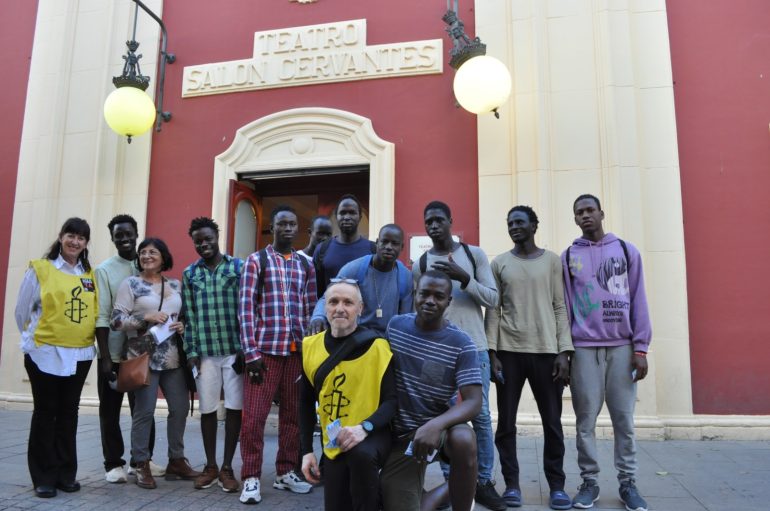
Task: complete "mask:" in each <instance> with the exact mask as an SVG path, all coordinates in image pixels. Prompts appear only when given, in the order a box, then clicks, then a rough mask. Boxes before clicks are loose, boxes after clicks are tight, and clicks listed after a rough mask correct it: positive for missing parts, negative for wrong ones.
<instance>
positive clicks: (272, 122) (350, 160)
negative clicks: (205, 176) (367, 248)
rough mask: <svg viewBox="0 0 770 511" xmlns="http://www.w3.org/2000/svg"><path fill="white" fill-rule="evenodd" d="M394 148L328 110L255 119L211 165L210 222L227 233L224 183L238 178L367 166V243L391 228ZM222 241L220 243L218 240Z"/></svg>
mask: <svg viewBox="0 0 770 511" xmlns="http://www.w3.org/2000/svg"><path fill="white" fill-rule="evenodd" d="M395 161H396V159H395V145H394V144H393V143H391V142H387V141H385V140H383V139H381V138H380V137H379V136H378V135H377V133H375V131H374V127H373V126H372V122H371V120H369V119H367V118H366V117H362V116H360V115H357V114H354V113H352V112H346V111H344V110H336V109H333V108H295V109H291V110H284V111H282V112H276V113H274V114H271V115H267V116H265V117H262V118H261V119H257V120H255V121H254V122H251V123H249V124H247V125H245V126H243V127H241V128H239V129H238V130H237V132H236V134H235V138H234V140H233V143H232V144H231V145H230V147H229V148H227V150H226V151H225V152H223V153H222V154H220V155H218V156H217V157H216V158H215V159H214V186H213V197H212V201H211V213H212V216H213V218H214V219H215V220H216V221H217V222H218V223H219V225H221V226H223V229H222V231H221V232H222V233H223V236H224V233H226V232H227V227H228V226H227V222H228V218H227V216H228V215H227V201H228V189H229V181H230V180H231V179H238V176H239V175H241V174H244V173H252V172H264V171H269V170H287V169H288V170H292V169H318V168H328V167H339V166H349V165H361V164H363V165H369V238H370V239H373V238H374V237H375V236H376V232H377V229H379V227H380V226H382V225H384V224H386V223H390V222H393V219H394V214H395V206H394V200H395V196H394V192H395V191H394V178H395ZM221 241H224V240H221Z"/></svg>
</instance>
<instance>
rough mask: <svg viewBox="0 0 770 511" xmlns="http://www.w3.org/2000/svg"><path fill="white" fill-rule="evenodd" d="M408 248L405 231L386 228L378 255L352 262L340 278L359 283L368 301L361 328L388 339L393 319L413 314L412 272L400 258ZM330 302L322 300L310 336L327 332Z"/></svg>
mask: <svg viewBox="0 0 770 511" xmlns="http://www.w3.org/2000/svg"><path fill="white" fill-rule="evenodd" d="M402 248H404V230H403V229H401V227H399V226H398V225H396V224H386V225H383V226H382V228H381V229H380V234H379V235H378V236H377V252H376V253H375V254H374V255H365V256H363V257H359V258H358V259H354V260H353V261H350V262H349V263H347V264H346V265H345V266H343V267H342V269H341V270H340V272H339V273H338V274H337V278H338V279H353V280H355V281H356V282H357V283H358V288H359V289H360V290H361V296H362V297H363V300H364V310H363V312H362V313H361V317H360V319H359V324H360V325H361V326H365V327H366V328H369V329H371V330H374V331H375V332H377V333H378V334H379V335H381V336H384V335H385V329H386V328H387V327H388V322H389V321H390V319H391V318H392V317H393V316H395V315H397V314H406V313H407V312H412V272H411V271H409V270H408V269H407V268H406V266H404V265H403V264H401V262H400V261H399V260H398V256H399V255H400V254H401V249H402ZM325 307H326V300H325V298H324V297H321V298H320V299H319V300H318V303H317V304H316V306H315V310H314V311H313V318H312V320H311V321H310V329H309V330H310V335H315V334H317V333H318V332H320V331H322V330H326V328H327V325H328V323H327V321H326V312H325Z"/></svg>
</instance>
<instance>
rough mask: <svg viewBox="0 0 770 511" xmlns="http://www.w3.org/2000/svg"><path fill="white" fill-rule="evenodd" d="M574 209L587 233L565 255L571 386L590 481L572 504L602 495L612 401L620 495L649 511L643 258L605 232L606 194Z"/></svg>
mask: <svg viewBox="0 0 770 511" xmlns="http://www.w3.org/2000/svg"><path fill="white" fill-rule="evenodd" d="M572 209H573V212H574V213H575V223H576V224H577V225H578V226H579V227H580V229H581V230H582V231H583V235H582V236H581V237H580V238H577V239H576V240H575V241H573V242H572V246H570V247H569V248H568V249H567V250H565V251H564V253H563V254H562V265H563V267H564V284H565V288H566V293H565V300H566V305H567V309H568V310H569V314H570V320H571V324H572V342H573V344H574V346H575V354H574V356H573V359H572V371H571V388H572V404H573V406H574V408H575V417H576V421H577V439H576V443H577V449H578V465H579V466H580V476H581V477H582V478H583V484H581V485H580V487H579V488H578V493H577V495H575V497H574V498H573V499H572V505H573V506H574V507H576V508H580V509H587V508H590V507H592V506H593V505H594V502H596V501H597V500H599V485H598V483H597V480H598V476H599V463H598V460H597V458H598V455H597V450H596V418H597V416H598V415H599V412H600V411H601V409H602V406H603V404H604V403H605V402H606V403H607V409H608V410H609V412H610V417H611V420H612V428H613V431H614V434H615V468H616V469H617V471H618V481H619V482H620V499H621V500H622V501H623V503H624V504H625V506H626V509H628V510H629V511H647V503H646V502H645V500H644V499H643V498H642V497H641V496H640V495H639V492H638V490H637V489H636V485H635V480H634V477H635V474H636V465H637V463H636V442H635V440H634V405H635V403H636V382H637V381H639V380H641V379H643V378H644V377H645V376H647V358H646V356H647V349H648V347H649V345H650V339H651V338H652V328H651V326H650V317H649V313H648V310H647V298H646V296H645V293H644V279H643V275H642V259H641V256H640V255H639V251H638V250H637V249H636V247H634V246H633V245H631V244H630V243H627V242H624V241H623V240H621V239H619V238H617V237H616V236H615V235H614V234H611V233H607V234H605V232H604V228H603V227H602V221H603V220H604V211H602V208H601V204H600V202H599V199H598V198H596V197H594V196H593V195H581V196H580V197H578V198H577V199H576V200H575V203H574V204H573V207H572Z"/></svg>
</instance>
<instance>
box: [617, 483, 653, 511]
mask: <svg viewBox="0 0 770 511" xmlns="http://www.w3.org/2000/svg"><path fill="white" fill-rule="evenodd" d="M619 493H620V500H622V501H623V504H625V505H626V509H627V510H628V511H647V502H646V501H645V500H644V499H643V498H642V496H641V495H639V490H637V489H636V485H635V484H634V482H633V481H623V482H622V483H620V490H619Z"/></svg>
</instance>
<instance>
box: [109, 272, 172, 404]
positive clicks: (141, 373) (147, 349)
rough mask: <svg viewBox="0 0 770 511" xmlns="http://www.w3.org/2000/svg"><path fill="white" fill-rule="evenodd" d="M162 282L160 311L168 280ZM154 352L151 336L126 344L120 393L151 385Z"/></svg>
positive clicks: (121, 369) (119, 378)
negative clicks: (151, 365)
mask: <svg viewBox="0 0 770 511" xmlns="http://www.w3.org/2000/svg"><path fill="white" fill-rule="evenodd" d="M160 282H161V284H160V305H158V310H160V309H161V307H163V293H164V291H165V284H166V279H162V280H161V281H160ZM154 351H155V340H154V339H153V337H152V335H151V334H144V335H140V336H139V337H134V338H133V339H129V340H128V341H127V342H126V346H125V354H124V356H123V360H122V361H121V362H120V370H119V371H118V382H117V384H116V386H115V388H116V390H117V391H118V392H131V391H134V390H138V389H141V388H142V387H146V386H148V385H149V384H150V356H151V355H152V353H153V352H154ZM129 357H131V358H129Z"/></svg>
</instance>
